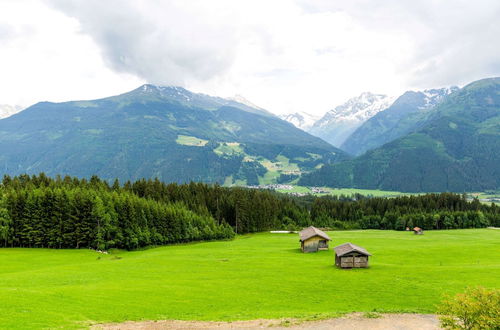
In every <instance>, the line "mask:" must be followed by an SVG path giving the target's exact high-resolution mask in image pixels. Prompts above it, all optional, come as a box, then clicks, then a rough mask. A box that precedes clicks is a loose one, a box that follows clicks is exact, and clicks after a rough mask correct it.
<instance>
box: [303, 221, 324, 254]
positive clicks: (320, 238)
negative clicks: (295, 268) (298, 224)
mask: <svg viewBox="0 0 500 330" xmlns="http://www.w3.org/2000/svg"><path fill="white" fill-rule="evenodd" d="M299 236H300V249H301V250H302V252H317V251H318V250H328V241H331V238H330V237H329V236H328V235H327V234H326V233H325V232H323V231H321V230H319V229H318V228H316V227H313V226H311V227H308V228H306V229H304V230H302V231H301V232H300V233H299Z"/></svg>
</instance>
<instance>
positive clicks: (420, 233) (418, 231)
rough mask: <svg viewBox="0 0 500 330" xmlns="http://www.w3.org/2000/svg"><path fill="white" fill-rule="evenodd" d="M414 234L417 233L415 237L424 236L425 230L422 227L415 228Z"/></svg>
mask: <svg viewBox="0 0 500 330" xmlns="http://www.w3.org/2000/svg"><path fill="white" fill-rule="evenodd" d="M413 233H415V235H423V234H424V230H423V229H422V228H420V227H415V228H413Z"/></svg>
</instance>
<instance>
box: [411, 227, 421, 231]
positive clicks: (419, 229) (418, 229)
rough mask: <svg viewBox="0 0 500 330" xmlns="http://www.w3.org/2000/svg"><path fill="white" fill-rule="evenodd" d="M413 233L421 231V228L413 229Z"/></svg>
mask: <svg viewBox="0 0 500 330" xmlns="http://www.w3.org/2000/svg"><path fill="white" fill-rule="evenodd" d="M413 231H422V228H420V227H415V228H413Z"/></svg>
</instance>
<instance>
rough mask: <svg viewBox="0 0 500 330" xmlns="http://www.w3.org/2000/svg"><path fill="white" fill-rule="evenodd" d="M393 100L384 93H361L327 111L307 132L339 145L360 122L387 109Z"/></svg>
mask: <svg viewBox="0 0 500 330" xmlns="http://www.w3.org/2000/svg"><path fill="white" fill-rule="evenodd" d="M393 101H394V98H392V97H389V96H386V95H381V94H372V93H362V94H361V95H359V96H358V97H354V98H352V99H349V100H348V101H347V102H345V103H344V104H341V105H339V106H337V107H335V108H334V109H333V110H330V111H328V112H327V113H326V114H325V115H324V116H323V117H322V118H321V119H319V120H317V121H316V122H315V123H314V125H312V127H311V128H310V129H309V130H308V132H309V133H311V134H312V135H314V136H318V137H320V138H322V139H323V140H325V141H327V142H329V143H331V144H332V145H334V146H336V147H340V146H341V145H342V144H343V143H344V141H345V140H346V139H347V138H348V137H349V136H350V135H351V134H352V133H353V132H354V131H355V130H356V129H357V128H358V127H359V126H360V125H361V124H363V123H364V122H365V121H366V120H368V119H369V118H371V117H373V116H374V115H375V114H376V113H378V112H380V111H382V110H384V109H387V108H388V107H389V106H390V105H391V104H392V102H393Z"/></svg>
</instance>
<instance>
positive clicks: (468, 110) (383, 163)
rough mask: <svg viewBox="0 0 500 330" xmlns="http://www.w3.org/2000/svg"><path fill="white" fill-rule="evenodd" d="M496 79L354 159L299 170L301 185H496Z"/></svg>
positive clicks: (499, 106) (499, 177)
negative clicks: (413, 129) (314, 169)
mask: <svg viewBox="0 0 500 330" xmlns="http://www.w3.org/2000/svg"><path fill="white" fill-rule="evenodd" d="M499 164H500V78H490V79H483V80H479V81H476V82H473V83H471V84H469V85H467V86H465V87H464V88H463V89H461V90H460V91H458V92H456V93H453V94H452V95H450V96H449V97H448V98H447V99H446V100H445V101H444V102H443V103H441V104H439V105H438V106H436V107H435V109H434V110H433V111H431V112H429V113H428V114H427V115H426V117H425V120H423V127H422V128H421V129H420V130H418V131H416V132H414V133H411V134H409V135H407V136H405V137H403V138H399V139H397V140H395V141H393V142H390V143H388V144H386V145H384V146H382V147H380V148H378V149H375V150H372V151H368V152H367V153H366V154H364V155H362V156H360V157H358V158H355V159H354V160H351V161H347V162H343V163H341V164H337V165H327V166H324V167H323V168H321V169H320V170H319V171H317V172H314V173H312V174H310V175H305V176H304V177H302V179H301V180H300V183H301V184H303V185H326V186H332V187H356V188H369V189H384V190H398V191H410V192H421V191H480V190H485V189H498V188H500V165H499Z"/></svg>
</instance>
